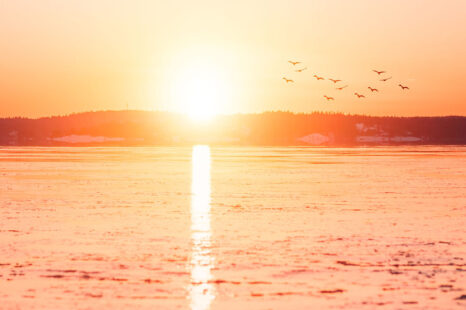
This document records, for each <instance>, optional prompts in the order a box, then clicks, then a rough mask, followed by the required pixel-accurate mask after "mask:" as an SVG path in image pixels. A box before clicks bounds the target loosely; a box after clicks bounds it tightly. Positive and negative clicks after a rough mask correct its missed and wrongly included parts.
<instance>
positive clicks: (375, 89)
mask: <svg viewBox="0 0 466 310" xmlns="http://www.w3.org/2000/svg"><path fill="white" fill-rule="evenodd" d="M368 88H369V89H370V90H371V92H375V91H376V92H379V90H378V89H377V88H372V87H370V86H369V87H368Z"/></svg>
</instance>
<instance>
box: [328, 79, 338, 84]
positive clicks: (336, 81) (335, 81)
mask: <svg viewBox="0 0 466 310" xmlns="http://www.w3.org/2000/svg"><path fill="white" fill-rule="evenodd" d="M329 80H330V81H332V82H333V83H335V84H336V83H338V82H341V80H334V79H329Z"/></svg>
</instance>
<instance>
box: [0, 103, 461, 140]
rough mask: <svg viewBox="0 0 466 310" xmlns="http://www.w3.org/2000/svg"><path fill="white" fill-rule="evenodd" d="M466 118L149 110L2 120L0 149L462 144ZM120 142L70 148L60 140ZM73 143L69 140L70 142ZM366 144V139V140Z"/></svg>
mask: <svg viewBox="0 0 466 310" xmlns="http://www.w3.org/2000/svg"><path fill="white" fill-rule="evenodd" d="M465 133H466V117H463V116H447V117H374V116H364V115H345V114H341V113H320V112H315V113H312V114H304V113H299V114H296V113H291V112H264V113H260V114H235V115H221V116H217V117H215V119H213V120H211V121H208V122H195V121H191V120H190V119H189V118H187V117H186V116H184V115H182V114H176V113H170V112H148V111H100V112H86V113H78V114H71V115H67V116H54V117H44V118H39V119H28V118H3V119H0V145H39V146H47V145H50V146H53V145H87V144H89V145H96V144H99V145H183V144H192V143H211V144H219V145H302V144H306V143H305V142H303V141H302V140H300V138H302V137H304V136H307V135H310V134H318V135H321V136H325V137H328V138H329V139H328V141H324V142H323V144H330V145H357V144H367V143H371V142H370V141H369V142H367V139H366V140H364V141H365V142H364V141H363V142H361V139H360V138H358V137H361V136H366V137H367V136H369V137H380V136H384V137H387V139H388V140H387V139H386V141H384V142H380V141H378V143H391V144H393V143H400V142H392V141H391V140H390V138H391V137H407V136H409V137H417V138H419V139H418V140H417V141H411V142H405V143H418V144H419V143H421V144H466V134H465ZM70 136H93V137H97V136H99V137H107V138H119V139H118V141H116V139H114V140H111V139H109V141H100V142H85V141H81V142H80V143H72V144H71V143H70V141H68V140H66V139H63V137H70ZM69 139H71V140H72V138H69ZM369 140H370V139H369Z"/></svg>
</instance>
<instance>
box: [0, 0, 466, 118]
mask: <svg viewBox="0 0 466 310" xmlns="http://www.w3.org/2000/svg"><path fill="white" fill-rule="evenodd" d="M464 12H466V2H465V1H461V0H458V1H454V0H451V1H431V0H424V1H401V0H390V1H386V0H379V1H368V0H357V1H328V0H325V1H324V0H322V1H297V0H295V1H270V0H268V1H242V0H241V1H121V0H117V1H116V0H112V1H103V0H102V1H82V0H80V1H78V0H76V1H75V0H68V1H58V0H57V1H51V0H46V1H25V0H19V1H17V0H9V1H8V0H7V1H2V2H0V49H1V57H0V70H1V74H0V106H1V109H0V111H1V115H0V116H1V117H5V116H18V115H20V116H29V117H38V116H47V115H56V114H67V113H72V112H80V111H88V110H106V109H110V110H118V109H125V108H126V105H127V104H128V105H129V107H130V108H131V109H144V110H175V111H184V110H190V109H191V110H192V106H191V107H189V104H196V106H197V105H202V104H205V106H204V107H203V108H204V109H209V107H210V108H214V107H215V113H237V112H243V113H247V112H260V111H264V110H290V111H294V112H311V111H316V110H318V111H335V112H345V113H364V114H370V115H406V116H411V115H453V114H455V115H466V104H465V102H466V89H465V87H464V85H463V84H464V76H466V61H465V56H464V55H466V31H465V30H464V29H466V19H465V18H464ZM289 59H296V60H299V61H302V62H304V63H305V65H306V66H307V67H308V68H309V69H308V70H307V71H304V72H302V73H296V72H293V68H292V66H291V65H290V64H289V63H288V62H287V61H288V60H289ZM372 69H380V70H387V71H388V72H389V75H392V76H393V80H392V82H391V84H381V82H379V81H377V76H376V75H375V74H374V73H373V72H372ZM315 73H316V74H319V75H323V76H325V77H329V78H338V79H342V80H343V81H344V83H346V84H349V85H350V86H351V89H357V90H360V91H362V92H364V91H366V90H367V86H374V87H378V88H380V89H381V93H380V94H379V95H378V96H373V97H370V98H367V99H368V100H366V101H364V102H361V101H358V100H356V98H355V96H354V95H353V91H347V92H342V93H334V89H333V85H331V84H332V83H330V82H328V81H326V83H320V81H319V82H317V81H316V80H315V79H314V78H313V77H312V75H313V74H315ZM283 76H291V77H293V78H294V79H295V80H296V83H294V84H293V85H287V84H285V83H284V81H283V80H282V77H283ZM196 77H200V79H201V81H200V82H199V80H197V79H196ZM189 81H197V82H196V83H201V84H195V83H194V84H192V83H191V84H190V82H189ZM400 82H402V83H403V84H407V85H409V86H410V88H411V89H410V91H409V92H402V91H401V90H400V89H399V87H397V86H396V85H397V84H398V83H400ZM202 83H204V84H202ZM206 83H207V84H206ZM193 85H194V86H193ZM209 85H211V86H212V88H215V89H216V90H217V91H218V94H214V95H212V94H211V93H209V91H208V89H209ZM193 87H194V88H196V91H194V93H196V94H197V92H199V89H201V90H202V89H204V88H205V90H204V91H201V93H200V94H198V95H197V96H198V98H197V99H195V100H193V101H192V102H189V103H188V102H185V101H187V100H189V99H186V98H189V94H190V91H191V93H193V91H192V89H191V88H193ZM190 89H191V90H190ZM207 93H209V94H208V96H210V97H207V98H208V100H207V99H205V98H206V96H207ZM323 94H327V95H335V96H338V98H337V99H338V100H335V101H334V102H331V103H328V102H326V101H325V99H324V98H323V97H322V95H323ZM369 95H370V94H369ZM194 96H195V95H194ZM183 98H185V99H183ZM209 100H210V103H209V104H207V103H205V102H206V101H209ZM214 103H215V104H214Z"/></svg>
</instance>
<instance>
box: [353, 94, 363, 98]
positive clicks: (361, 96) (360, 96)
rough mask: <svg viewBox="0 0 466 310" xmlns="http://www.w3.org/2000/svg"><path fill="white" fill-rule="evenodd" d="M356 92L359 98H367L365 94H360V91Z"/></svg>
mask: <svg viewBox="0 0 466 310" xmlns="http://www.w3.org/2000/svg"><path fill="white" fill-rule="evenodd" d="M354 94H355V95H356V96H358V98H366V96H364V95H360V94H358V93H354Z"/></svg>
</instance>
